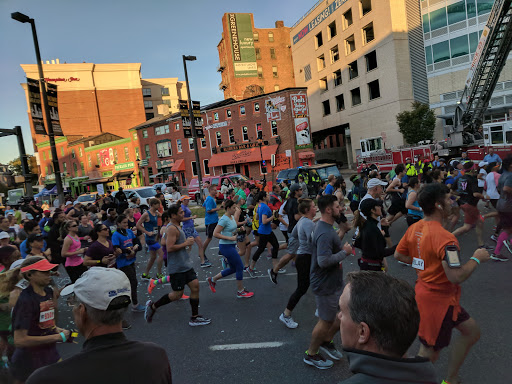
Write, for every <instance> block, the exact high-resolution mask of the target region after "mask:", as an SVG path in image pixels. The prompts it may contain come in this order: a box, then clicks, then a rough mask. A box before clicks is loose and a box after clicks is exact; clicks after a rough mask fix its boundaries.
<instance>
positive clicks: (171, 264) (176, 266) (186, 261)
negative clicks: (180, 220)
mask: <svg viewBox="0 0 512 384" xmlns="http://www.w3.org/2000/svg"><path fill="white" fill-rule="evenodd" d="M172 225H174V224H172ZM174 227H176V229H177V230H178V231H179V233H180V236H179V237H178V239H177V240H176V245H179V244H183V243H184V242H185V240H186V237H185V232H183V231H182V230H181V228H180V227H178V226H177V225H174ZM192 266H193V265H192V260H190V256H189V254H188V252H187V250H186V249H185V248H181V249H180V250H179V251H176V252H169V250H167V273H168V274H169V275H172V274H175V273H183V272H187V271H189V270H190V269H192Z"/></svg>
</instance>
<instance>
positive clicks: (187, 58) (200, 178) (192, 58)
mask: <svg viewBox="0 0 512 384" xmlns="http://www.w3.org/2000/svg"><path fill="white" fill-rule="evenodd" d="M195 60H197V58H196V57H195V56H185V55H183V68H184V70H185V83H186V84H187V96H188V114H189V117H190V125H191V127H192V139H193V140H194V154H195V156H196V170H197V181H198V182H199V200H200V201H201V202H202V201H203V171H202V170H201V162H200V159H199V148H198V147H199V146H198V144H197V132H196V124H195V121H194V114H193V112H192V98H191V97H190V86H189V85H188V74H187V61H195Z"/></svg>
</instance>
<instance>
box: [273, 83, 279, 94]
mask: <svg viewBox="0 0 512 384" xmlns="http://www.w3.org/2000/svg"><path fill="white" fill-rule="evenodd" d="M277 91H279V85H278V84H276V85H274V92H277Z"/></svg>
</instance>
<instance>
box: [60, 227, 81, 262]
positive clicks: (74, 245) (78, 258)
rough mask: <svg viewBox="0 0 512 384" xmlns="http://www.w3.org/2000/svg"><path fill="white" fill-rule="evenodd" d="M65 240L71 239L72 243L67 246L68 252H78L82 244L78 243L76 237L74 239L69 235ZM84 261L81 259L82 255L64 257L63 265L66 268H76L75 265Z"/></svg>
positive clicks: (78, 240)
mask: <svg viewBox="0 0 512 384" xmlns="http://www.w3.org/2000/svg"><path fill="white" fill-rule="evenodd" d="M66 237H67V238H69V239H71V241H72V243H71V245H70V246H69V250H68V252H75V251H78V250H79V249H80V248H81V247H82V244H81V243H80V239H79V238H78V237H77V238H76V239H75V238H74V237H71V236H70V235H67V236H66ZM83 262H84V261H83V259H82V255H73V256H68V257H66V264H64V265H65V266H66V267H76V266H77V265H80V264H82V263H83Z"/></svg>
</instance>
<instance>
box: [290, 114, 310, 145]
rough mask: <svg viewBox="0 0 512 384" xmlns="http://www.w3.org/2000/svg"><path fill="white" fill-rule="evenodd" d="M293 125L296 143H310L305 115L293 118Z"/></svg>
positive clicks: (307, 120) (307, 121)
mask: <svg viewBox="0 0 512 384" xmlns="http://www.w3.org/2000/svg"><path fill="white" fill-rule="evenodd" d="M293 121H294V125H295V138H296V140H297V145H299V146H301V145H308V144H311V134H310V131H309V119H308V118H307V117H303V118H299V119H293Z"/></svg>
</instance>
